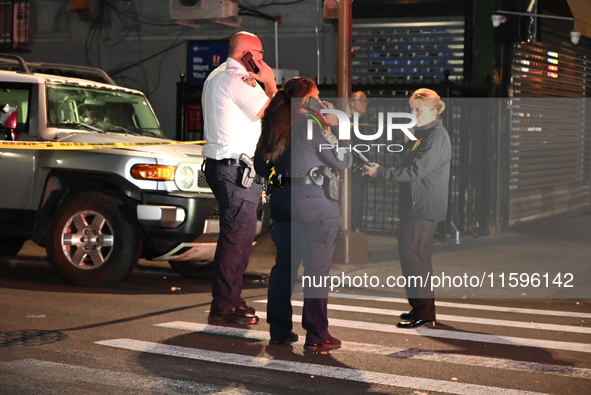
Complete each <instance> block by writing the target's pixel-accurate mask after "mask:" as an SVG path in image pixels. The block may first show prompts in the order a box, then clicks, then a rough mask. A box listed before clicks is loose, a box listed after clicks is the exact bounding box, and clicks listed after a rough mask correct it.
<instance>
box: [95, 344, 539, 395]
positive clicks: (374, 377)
mask: <svg viewBox="0 0 591 395" xmlns="http://www.w3.org/2000/svg"><path fill="white" fill-rule="evenodd" d="M96 344H99V345H103V346H108V347H115V348H122V349H126V350H133V351H139V352H147V353H152V354H159V355H167V356H173V357H180V358H188V359H193V360H199V361H208V362H215V363H223V364H229V365H237V366H246V367H253V368H261V369H268V370H273V371H282V372H290V373H300V374H307V375H313V376H321V377H328V378H334V379H339V380H348V381H356V382H361V383H367V384H379V385H387V386H394V387H401V388H411V389H422V390H427V391H439V392H445V393H450V394H462V395H472V394H484V393H485V394H492V395H496V394H498V395H508V394H515V395H530V394H531V395H533V394H540V393H539V392H529V391H520V390H514V389H508V388H499V387H489V386H484V385H477V384H466V383H458V382H450V381H443V380H434V379H427V378H419V377H409V376H401V375H397V374H390V373H379V372H371V371H364V370H357V369H352V368H343V367H339V366H327V365H318V364H311V363H304V362H295V361H287V360H280V359H271V358H262V357H253V356H249V355H241V354H233V353H224V352H219V351H209V350H202V349H197V348H188V347H180V346H173V345H168V344H159V343H152V342H146V341H140V340H134V339H111V340H104V341H98V342H96Z"/></svg>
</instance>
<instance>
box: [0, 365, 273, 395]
mask: <svg viewBox="0 0 591 395" xmlns="http://www.w3.org/2000/svg"><path fill="white" fill-rule="evenodd" d="M0 368H7V369H10V370H12V371H13V372H12V374H13V376H12V377H17V378H18V377H21V378H23V377H24V378H34V379H35V380H38V379H39V378H40V377H51V382H52V383H54V384H55V383H56V382H59V381H67V382H68V383H69V384H70V385H73V383H74V382H84V383H91V384H100V385H101V387H102V388H106V387H107V386H109V387H111V388H110V390H109V391H107V390H105V392H104V393H112V392H113V390H114V389H122V388H126V389H127V390H128V392H130V393H135V392H137V391H142V393H154V394H156V393H157V394H169V393H170V394H172V393H183V394H218V395H221V394H225V395H248V394H257V395H266V394H267V393H262V392H254V391H249V390H246V389H244V388H239V387H236V386H235V384H228V385H227V386H225V387H222V386H219V385H213V384H207V383H195V382H191V381H187V380H175V379H168V378H161V377H157V378H153V377H149V376H148V377H146V376H143V375H139V374H135V373H125V372H119V371H113V370H106V369H98V368H87V367H85V366H79V365H71V364H65V363H59V362H51V361H42V360H38V359H21V360H14V361H8V362H0ZM80 392H84V391H80ZM3 393H6V392H3ZM56 393H57V392H56ZM86 393H88V389H87V391H86ZM269 395H270V394H269Z"/></svg>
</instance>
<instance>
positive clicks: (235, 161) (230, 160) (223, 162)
mask: <svg viewBox="0 0 591 395" xmlns="http://www.w3.org/2000/svg"><path fill="white" fill-rule="evenodd" d="M205 161H206V162H214V163H219V164H220V165H226V166H242V163H241V162H240V159H235V158H224V159H211V158H205Z"/></svg>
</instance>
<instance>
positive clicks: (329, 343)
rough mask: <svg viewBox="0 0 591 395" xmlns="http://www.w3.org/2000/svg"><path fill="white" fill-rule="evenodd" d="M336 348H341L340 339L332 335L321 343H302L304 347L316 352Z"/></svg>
mask: <svg viewBox="0 0 591 395" xmlns="http://www.w3.org/2000/svg"><path fill="white" fill-rule="evenodd" d="M337 348H341V341H340V340H339V339H337V338H336V337H332V336H331V337H330V339H328V340H326V341H324V342H322V343H313V344H304V349H306V350H310V351H318V352H321V351H328V350H336V349H337Z"/></svg>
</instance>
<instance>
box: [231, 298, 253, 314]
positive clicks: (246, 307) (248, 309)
mask: <svg viewBox="0 0 591 395" xmlns="http://www.w3.org/2000/svg"><path fill="white" fill-rule="evenodd" d="M236 308H237V309H238V310H244V311H246V312H247V313H248V314H252V315H254V314H255V313H256V310H255V309H254V307H251V306H249V305H247V304H246V300H244V299H240V304H239V305H238V306H236Z"/></svg>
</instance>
